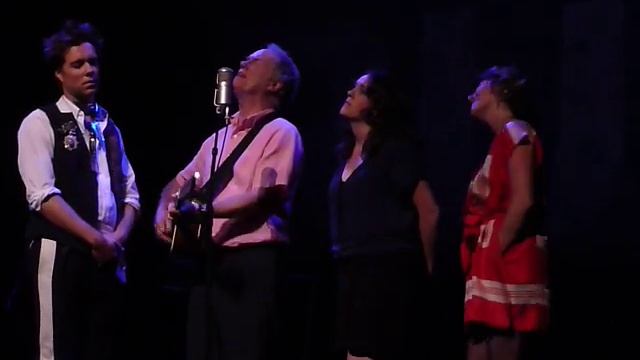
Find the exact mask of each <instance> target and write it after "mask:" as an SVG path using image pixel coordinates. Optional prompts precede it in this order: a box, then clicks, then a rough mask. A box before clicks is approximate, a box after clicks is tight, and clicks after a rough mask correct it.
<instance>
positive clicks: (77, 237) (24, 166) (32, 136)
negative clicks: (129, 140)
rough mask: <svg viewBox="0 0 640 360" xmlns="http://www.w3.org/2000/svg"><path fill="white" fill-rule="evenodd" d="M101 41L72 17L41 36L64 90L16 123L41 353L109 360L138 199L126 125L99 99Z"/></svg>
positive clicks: (118, 326)
mask: <svg viewBox="0 0 640 360" xmlns="http://www.w3.org/2000/svg"><path fill="white" fill-rule="evenodd" d="M101 45H102V39H101V38H100V37H99V35H98V34H97V32H96V31H95V30H94V28H93V27H92V26H91V25H90V24H88V23H84V24H79V23H76V22H72V21H69V22H67V23H66V24H65V25H64V26H63V28H62V29H61V30H60V31H58V32H56V33H55V34H53V35H51V36H50V37H49V38H47V39H45V41H44V55H45V58H46V60H47V61H48V62H49V64H50V65H51V67H52V70H53V71H54V74H55V77H56V79H57V80H58V82H59V83H60V86H61V89H62V96H61V97H60V98H59V99H58V101H57V102H55V103H52V104H49V105H45V106H43V107H41V108H39V109H36V110H34V111H33V112H32V113H30V114H29V115H28V116H27V117H26V118H25V119H24V120H23V122H22V124H21V126H20V129H19V130H18V167H19V170H20V175H21V177H22V181H23V182H24V185H25V188H26V195H27V201H28V203H29V208H30V210H31V214H30V219H29V223H28V225H27V239H28V240H29V241H30V244H29V256H30V259H29V264H30V268H31V269H32V270H33V274H31V275H32V278H33V281H34V284H33V288H34V293H35V296H34V300H35V307H36V309H37V312H36V316H35V319H34V320H35V322H36V327H35V330H36V331H35V332H36V334H35V335H36V337H37V339H36V341H37V343H38V349H37V355H38V358H41V359H53V358H55V359H113V358H115V356H117V354H116V352H117V351H116V349H117V348H118V345H119V342H118V341H117V340H118V335H120V334H122V332H123V328H122V323H121V322H119V317H120V314H121V313H122V301H123V297H122V295H123V292H122V291H123V284H124V282H125V281H126V280H125V279H126V278H125V266H124V262H123V261H124V257H123V256H124V254H123V251H124V246H125V243H126V241H127V238H128V236H129V233H130V231H131V228H132V227H133V224H134V221H135V218H136V214H137V213H138V210H139V208H140V203H139V194H138V191H137V189H136V183H135V175H134V172H133V169H132V168H131V165H130V164H129V161H128V160H127V157H126V155H125V152H124V146H123V143H122V137H121V135H120V131H119V130H118V128H117V127H116V126H115V124H114V123H113V121H112V120H111V118H110V117H109V114H108V113H107V111H106V110H105V109H104V108H103V107H101V106H100V105H98V104H97V103H96V102H95V95H96V91H97V88H98V82H99V62H98V59H99V54H100V50H101Z"/></svg>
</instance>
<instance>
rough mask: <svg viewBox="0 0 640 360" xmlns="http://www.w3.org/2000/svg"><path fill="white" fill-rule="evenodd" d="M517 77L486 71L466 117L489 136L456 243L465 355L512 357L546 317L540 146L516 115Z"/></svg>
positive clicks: (473, 358)
mask: <svg viewBox="0 0 640 360" xmlns="http://www.w3.org/2000/svg"><path fill="white" fill-rule="evenodd" d="M524 85H525V79H524V78H522V77H521V76H520V75H519V73H518V70H517V69H515V68H513V67H492V68H490V69H488V70H486V71H485V72H484V73H483V74H482V76H481V81H480V84H479V85H478V87H477V88H476V90H475V92H474V93H473V94H471V95H470V96H469V101H470V102H471V103H472V105H471V114H472V115H473V116H474V117H475V118H478V119H480V120H482V121H483V122H484V123H486V124H487V125H488V126H489V127H490V128H491V129H492V130H493V132H494V134H495V137H494V139H493V142H492V144H491V148H490V150H489V154H488V155H487V157H486V159H485V161H484V165H483V166H482V168H481V169H480V170H479V171H478V172H477V173H476V175H475V176H474V178H473V180H472V181H471V184H470V185H469V191H468V195H467V199H466V204H465V213H464V239H463V243H462V247H461V251H462V254H461V255H462V265H463V270H464V273H465V277H466V292H465V308H464V322H465V327H466V330H467V333H468V335H469V343H468V354H467V358H468V359H469V360H478V359H520V358H521V357H522V348H523V345H524V343H525V342H526V339H527V338H528V336H527V335H528V334H535V333H539V332H540V331H541V330H543V329H544V328H545V327H546V325H547V322H548V311H549V309H548V290H547V287H546V284H547V281H546V277H547V272H546V252H545V237H543V236H542V235H541V234H540V233H541V222H542V194H541V192H542V189H541V183H542V181H541V180H542V177H541V172H542V171H541V170H542V147H541V143H540V139H539V138H538V136H537V135H536V132H535V130H534V129H533V128H532V127H531V126H530V125H529V124H528V123H527V122H525V121H523V120H520V119H518V118H517V117H516V116H518V115H520V114H519V111H520V110H521V107H522V105H523V88H524Z"/></svg>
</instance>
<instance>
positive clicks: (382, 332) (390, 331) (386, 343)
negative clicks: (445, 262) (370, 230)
mask: <svg viewBox="0 0 640 360" xmlns="http://www.w3.org/2000/svg"><path fill="white" fill-rule="evenodd" d="M336 266H337V268H336V270H337V279H338V284H337V285H338V289H337V295H338V318H337V329H336V340H337V341H336V342H337V347H338V350H339V351H341V352H344V353H346V351H348V352H349V353H350V354H352V355H354V356H367V357H371V358H374V359H376V360H384V359H401V358H413V357H412V355H413V354H416V353H419V352H421V350H420V346H419V345H418V344H417V343H419V341H420V338H421V337H422V336H423V335H425V334H421V333H422V331H421V330H420V329H423V328H424V327H425V324H424V321H425V319H424V316H423V315H424V311H423V309H424V305H425V304H421V303H422V302H423V301H424V296H423V295H424V291H423V290H424V288H425V285H426V279H425V276H424V274H425V266H424V261H422V257H421V254H419V253H418V252H416V253H395V254H380V255H362V256H352V257H348V258H342V259H337V260H336Z"/></svg>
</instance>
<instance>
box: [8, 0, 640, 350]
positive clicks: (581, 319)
mask: <svg viewBox="0 0 640 360" xmlns="http://www.w3.org/2000/svg"><path fill="white" fill-rule="evenodd" d="M245 5H246V6H244V5H242V6H241V5H240V4H239V5H238V6H233V7H232V6H228V5H216V4H213V5H209V4H208V5H207V6H205V5H192V4H188V3H180V4H169V3H167V4H166V5H157V4H156V5H153V6H152V8H149V7H147V8H146V9H145V8H144V7H141V8H138V9H137V10H136V9H132V8H130V7H118V6H116V5H113V6H106V5H102V7H103V8H102V9H100V8H92V9H91V10H89V8H85V7H84V6H78V4H73V6H72V5H71V4H68V5H67V4H63V5H60V4H58V5H56V6H55V7H53V6H51V7H48V8H44V11H39V12H30V11H19V10H14V11H13V12H9V11H7V13H6V14H5V15H9V16H10V17H12V18H13V19H14V20H16V19H17V20H18V22H17V24H18V25H11V26H10V25H9V22H8V21H5V22H4V23H3V25H2V26H3V28H6V29H3V30H4V31H3V37H4V41H3V45H4V51H3V53H4V56H3V57H4V60H5V62H4V63H5V65H3V67H4V72H3V78H4V83H5V90H7V91H6V92H5V94H6V95H4V96H3V97H4V102H3V103H5V105H4V106H3V108H4V109H5V110H6V111H5V115H4V121H3V122H2V126H3V128H2V134H3V135H4V137H5V138H4V140H5V141H4V144H5V145H4V146H5V148H4V153H3V154H4V157H5V164H7V165H6V169H7V170H6V172H5V174H6V175H5V181H4V184H5V186H4V191H5V194H4V199H5V204H6V205H5V207H6V209H7V210H8V215H6V217H5V231H4V236H3V245H4V246H3V250H2V251H0V254H2V255H1V259H0V264H1V269H2V273H1V275H2V277H1V281H2V282H1V283H0V300H2V304H3V314H2V316H3V321H2V324H3V325H5V324H6V325H7V327H8V330H9V332H10V334H13V335H14V336H10V337H8V338H6V339H5V340H9V341H10V344H11V346H8V347H4V349H6V350H7V351H9V352H12V351H17V352H18V353H19V352H20V351H22V348H23V346H22V338H21V336H20V330H21V329H22V328H23V326H22V325H23V323H22V322H20V321H18V320H16V317H15V313H14V312H13V311H10V307H9V306H6V305H5V304H11V303H12V301H14V302H15V301H19V297H16V296H14V295H15V292H14V289H15V288H16V284H17V280H16V279H18V278H19V275H20V274H21V270H20V269H21V266H22V265H23V264H22V261H23V252H22V251H23V247H24V242H23V241H22V238H21V234H22V231H23V226H24V222H25V219H26V208H25V202H24V189H23V186H22V184H21V183H20V181H19V175H18V171H17V166H16V152H17V145H16V131H17V129H18V126H19V124H20V121H21V119H22V118H23V117H24V116H25V115H26V114H28V113H29V112H30V111H31V110H32V109H33V108H34V107H35V106H38V105H40V104H43V103H46V102H48V101H51V100H54V99H55V98H56V97H57V95H58V90H57V88H56V86H55V83H54V81H53V76H52V74H50V73H48V72H47V71H46V69H45V67H44V64H43V62H42V60H41V53H40V44H41V40H42V38H43V37H44V36H45V35H48V34H49V33H51V32H52V31H54V30H56V29H57V28H58V27H59V26H60V25H61V23H62V22H63V20H64V19H65V18H77V19H81V20H88V21H91V22H92V23H94V24H95V25H96V26H97V27H98V29H99V30H100V31H101V33H102V35H103V36H104V37H105V40H106V47H105V53H104V56H103V58H102V77H103V84H102V88H101V91H100V94H99V101H100V102H101V103H102V104H104V105H105V107H107V108H108V109H109V110H110V113H111V114H112V116H113V117H114V119H115V120H116V122H117V123H118V124H119V126H120V128H121V129H122V132H123V135H124V140H125V145H126V148H127V153H128V155H129V158H130V161H131V163H132V164H133V166H134V168H135V170H136V174H137V179H138V185H139V189H140V192H141V196H142V203H143V209H144V210H143V213H142V217H141V220H140V222H139V225H138V227H137V228H136V230H135V234H134V237H133V239H132V242H131V244H130V246H129V248H130V252H129V258H130V259H129V260H130V286H129V302H128V306H127V315H128V323H127V324H125V325H126V326H125V327H126V330H124V331H128V334H129V335H130V336H129V338H130V339H131V340H130V344H129V345H130V349H131V351H130V354H131V358H138V357H140V358H148V357H153V358H159V359H175V358H180V357H181V354H182V346H183V343H182V341H183V337H182V336H183V333H182V331H183V325H182V320H183V315H184V314H183V313H182V310H181V309H182V308H183V306H182V305H183V303H184V301H185V298H184V293H183V291H182V290H181V289H180V288H179V287H176V286H174V285H175V284H174V283H173V282H172V279H173V278H174V276H172V274H174V271H175V268H173V267H172V266H170V263H169V262H168V258H167V255H166V249H165V248H164V247H163V246H162V245H160V244H158V242H157V241H155V240H154V239H153V237H152V231H151V219H152V215H153V212H154V210H155V205H156V199H157V197H158V194H159V191H160V189H161V188H162V186H163V185H164V184H165V183H166V182H167V181H168V180H169V179H170V178H171V177H172V176H174V175H175V173H176V172H177V171H178V170H179V169H181V167H182V166H184V165H185V164H186V163H187V162H188V161H189V159H190V158H191V157H192V156H193V155H194V154H195V151H197V149H198V147H199V144H200V143H201V141H202V140H203V139H204V138H206V136H208V134H209V133H211V131H212V130H213V129H215V128H216V127H218V126H220V123H219V121H218V120H217V119H216V116H215V114H214V111H213V108H212V104H211V98H212V88H213V85H214V81H215V72H216V69H217V68H219V67H222V66H230V67H232V68H237V66H238V65H237V64H238V62H239V61H240V60H241V59H242V58H243V57H244V56H246V55H247V54H249V53H250V52H252V51H253V50H255V49H257V48H260V47H262V46H263V45H265V44H266V43H268V42H272V41H273V42H277V43H278V44H280V45H281V46H282V47H284V48H285V49H287V50H288V51H289V52H290V54H291V55H292V56H293V58H294V59H295V60H296V62H297V63H298V66H299V68H300V70H301V73H302V87H301V93H300V97H299V99H298V102H297V103H296V105H295V106H294V107H293V108H292V109H291V113H290V119H291V120H292V121H293V122H294V123H296V125H297V126H298V127H299V129H300V132H301V134H302V137H303V141H304V145H305V171H304V176H303V179H302V182H301V185H300V188H299V192H298V195H297V198H296V202H295V205H296V206H295V212H294V216H293V224H292V251H291V256H290V269H291V271H290V276H289V283H290V286H289V288H290V290H291V291H290V294H289V295H290V296H289V297H288V300H287V301H288V305H289V310H290V311H289V312H288V325H289V332H288V336H289V341H290V344H291V349H292V350H293V352H294V353H295V354H296V355H295V356H293V358H295V359H324V358H326V356H327V355H326V354H327V348H328V344H329V343H330V331H329V329H330V327H331V323H330V321H329V320H328V319H330V317H331V311H332V307H331V304H332V302H333V298H332V293H331V286H330V283H331V281H330V279H331V277H330V267H329V261H328V260H329V258H328V253H327V222H326V217H327V216H326V196H325V195H326V188H327V183H328V178H329V176H330V174H331V171H332V169H333V166H334V161H333V147H334V146H335V143H336V141H337V140H338V137H339V134H340V131H341V126H342V124H341V122H340V121H339V120H338V119H337V117H336V114H337V111H338V109H339V106H340V104H341V102H342V101H343V99H344V97H345V94H346V90H347V89H348V88H349V86H350V85H351V83H352V82H353V80H354V79H356V78H357V77H358V75H359V74H360V73H362V72H364V71H365V70H366V69H367V68H370V67H376V66H386V67H389V68H391V69H393V70H395V71H396V72H397V73H398V74H399V75H400V76H401V77H402V79H403V81H404V83H405V86H406V90H407V92H408V93H409V95H410V96H411V98H412V100H413V103H414V110H415V112H414V113H415V115H416V120H417V122H418V125H419V130H420V134H421V135H422V137H423V139H424V140H425V143H426V149H425V156H426V159H427V162H426V163H425V164H424V166H425V170H427V173H428V174H429V180H430V183H431V185H432V188H433V191H434V193H435V196H436V198H437V200H438V203H439V205H440V207H441V223H440V229H439V236H438V242H437V262H436V268H435V275H434V277H433V279H432V282H431V283H430V284H429V285H428V287H427V290H428V294H429V301H425V306H426V307H428V308H429V309H431V310H433V311H432V312H431V314H430V316H429V317H428V318H427V319H426V320H425V324H424V338H425V345H426V346H428V347H429V349H430V353H431V354H432V355H433V357H434V358H442V359H458V358H462V356H463V354H464V346H463V338H462V326H461V323H462V313H461V305H462V302H461V301H462V298H463V283H462V277H461V274H460V272H459V266H458V259H457V248H458V244H459V238H460V209H461V206H462V199H463V196H464V193H465V191H466V186H467V183H468V181H469V177H470V175H471V172H472V171H473V170H474V169H475V168H476V167H477V166H478V165H479V164H480V162H481V161H482V159H483V158H484V155H485V152H486V150H487V145H488V141H489V140H490V134H489V133H488V132H487V130H486V129H484V128H483V127H482V126H481V125H479V124H478V123H477V122H475V121H473V120H472V119H470V117H469V116H468V103H467V101H466V95H467V94H468V93H470V92H471V91H472V90H473V88H474V86H475V81H476V78H475V76H476V75H477V74H478V73H479V72H480V71H481V70H482V69H484V68H486V67H488V66H491V65H494V64H516V65H518V66H519V67H520V68H521V69H522V70H523V71H524V72H525V73H526V74H527V75H528V76H529V84H530V85H531V89H532V93H533V94H534V99H535V102H536V105H537V106H538V115H539V116H538V117H537V118H536V119H535V124H536V127H537V128H538V130H539V132H540V134H541V136H542V138H543V141H544V145H545V152H546V158H547V165H548V176H547V182H548V200H549V216H548V219H547V220H548V221H547V225H548V232H549V235H550V238H549V245H550V255H551V269H550V271H551V290H552V301H553V303H552V305H553V306H552V315H553V317H552V327H551V330H550V335H549V336H548V337H547V338H546V339H545V344H546V345H547V346H546V356H545V358H551V357H554V358H555V357H559V356H560V354H574V355H575V354H578V353H582V354H588V355H591V356H594V357H595V354H597V353H600V352H605V351H614V352H618V351H621V349H623V348H627V347H628V346H629V345H630V344H632V343H631V342H629V341H628V340H629V336H628V335H631V334H633V333H634V331H633V330H624V329H623V325H634V324H635V323H636V321H635V320H636V319H637V317H638V316H637V315H636V314H635V311H634V305H635V304H634V301H633V300H632V299H633V295H632V294H633V293H634V292H635V291H636V290H637V289H636V287H635V286H634V285H635V284H637V283H638V281H637V277H636V276H635V275H636V274H637V273H638V272H637V270H636V266H637V265H636V262H637V260H638V248H639V247H638V244H637V243H638V236H637V231H634V230H636V229H637V226H635V224H636V222H635V221H637V218H638V215H639V213H640V212H639V211H638V210H637V205H636V204H637V203H638V197H639V195H638V189H637V188H638V176H637V174H636V170H635V169H636V168H637V167H638V166H637V164H638V163H639V162H638V153H639V151H638V150H639V149H638V145H637V143H638V141H637V139H638V138H639V136H640V130H639V127H638V126H639V125H638V122H639V119H638V116H637V111H636V109H635V105H636V104H638V100H639V99H638V95H639V94H638V90H637V89H638V86H637V85H636V84H637V83H638V80H640V79H639V69H638V63H639V62H640V58H639V56H638V54H639V52H640V51H639V50H638V48H637V43H638V40H637V39H638V35H639V34H638V27H637V25H636V23H637V22H638V21H639V20H640V12H639V6H638V4H637V3H636V2H634V1H622V0H609V1H604V0H603V1H599V0H592V1H564V2H540V1H521V2H518V3H511V2H506V1H491V2H488V1H484V2H471V1H456V2H449V3H447V4H444V3H442V2H437V3H436V2H433V3H430V2H427V3H425V4H422V5H405V4H403V6H395V7H391V6H388V5H384V6H383V5H380V6H375V5H371V4H368V5H366V7H365V6H364V5H358V6H355V5H348V4H346V3H343V4H341V5H340V6H337V5H335V6H333V7H329V5H328V4H325V5H320V4H318V3H316V4H306V6H307V7H306V9H304V10H303V9H302V7H301V6H300V5H297V6H288V5H284V4H276V3H271V4H262V5H256V6H249V5H247V4H245ZM395 5H400V3H397V4H395ZM34 6H35V5H34ZM212 6H213V8H216V6H217V7H218V9H219V10H218V11H213V10H210V8H211V7H212ZM31 10H32V9H31ZM222 14H224V15H222ZM16 299H18V300H16ZM5 319H6V321H5ZM3 358H4V357H3ZM18 358H19V357H18Z"/></svg>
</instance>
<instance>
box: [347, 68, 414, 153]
mask: <svg viewBox="0 0 640 360" xmlns="http://www.w3.org/2000/svg"><path fill="white" fill-rule="evenodd" d="M366 74H367V75H369V83H368V85H367V87H366V88H365V90H364V93H365V95H366V96H367V97H368V98H369V100H370V102H371V108H370V109H369V110H368V112H367V113H366V114H365V122H366V123H367V124H368V125H369V126H371V131H370V132H369V135H368V137H367V140H366V142H365V144H364V146H363V149H362V151H363V154H364V156H371V155H373V154H375V153H376V152H377V151H378V150H379V149H380V147H381V146H382V144H383V143H384V142H385V141H386V140H387V139H390V138H399V137H405V136H409V127H410V126H409V125H410V122H409V111H408V107H407V100H406V98H405V96H404V95H403V94H402V92H401V91H400V86H399V84H398V82H397V81H396V79H395V78H394V77H393V76H392V75H391V74H390V73H389V72H387V71H385V70H371V71H368V72H366ZM354 143H355V138H354V136H353V133H352V132H351V131H350V129H348V130H347V131H345V135H344V139H343V141H342V143H341V144H340V145H339V146H338V153H339V155H340V156H341V157H342V158H344V159H346V158H348V157H349V156H350V155H351V151H352V150H353V146H354Z"/></svg>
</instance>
